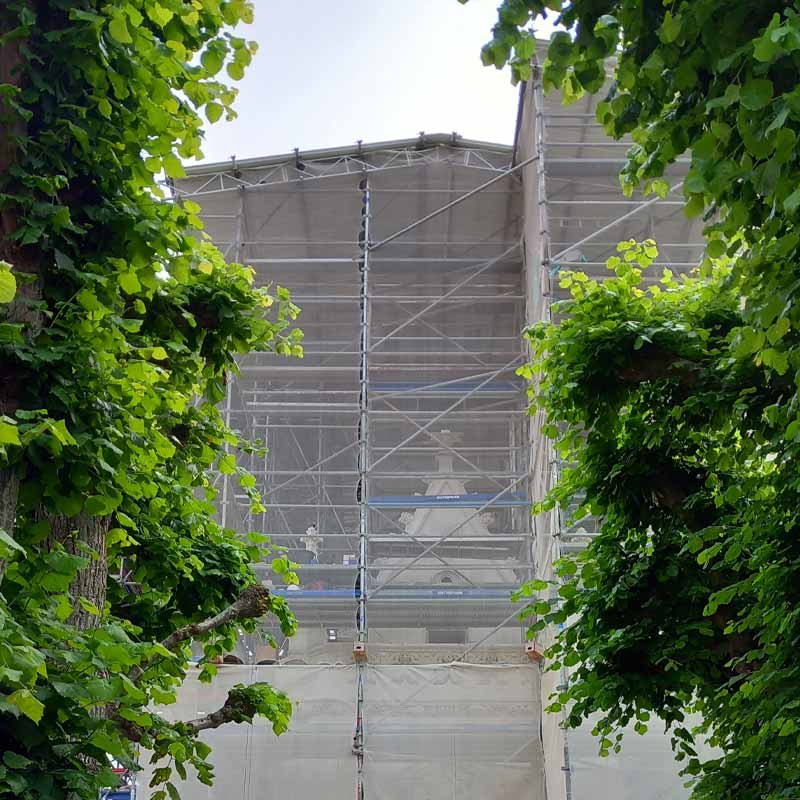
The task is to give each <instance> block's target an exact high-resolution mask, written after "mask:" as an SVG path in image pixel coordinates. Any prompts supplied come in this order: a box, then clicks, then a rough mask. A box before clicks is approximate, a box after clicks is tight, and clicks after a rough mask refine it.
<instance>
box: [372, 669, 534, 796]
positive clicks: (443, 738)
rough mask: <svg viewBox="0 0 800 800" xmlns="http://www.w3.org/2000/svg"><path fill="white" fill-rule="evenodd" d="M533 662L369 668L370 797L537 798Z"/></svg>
mask: <svg viewBox="0 0 800 800" xmlns="http://www.w3.org/2000/svg"><path fill="white" fill-rule="evenodd" d="M539 717H540V702H539V673H538V670H537V669H536V668H535V667H533V666H532V665H514V666H495V665H492V666H483V665H476V664H449V665H434V666H405V665H402V666H401V665H391V666H368V667H367V668H366V670H365V673H364V727H365V760H364V786H365V794H366V797H367V799H368V800H453V799H454V798H457V799H458V800H493V799H494V798H497V800H500V798H503V799H505V798H529V799H530V800H542V798H543V797H544V794H543V767H542V751H541V742H540V737H539Z"/></svg>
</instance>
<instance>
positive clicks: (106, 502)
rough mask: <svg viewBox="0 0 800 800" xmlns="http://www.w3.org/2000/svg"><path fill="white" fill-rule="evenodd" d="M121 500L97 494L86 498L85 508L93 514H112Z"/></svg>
mask: <svg viewBox="0 0 800 800" xmlns="http://www.w3.org/2000/svg"><path fill="white" fill-rule="evenodd" d="M119 503H120V501H119V500H118V499H116V498H113V497H108V496H106V495H102V494H95V495H92V496H91V497H88V498H87V499H86V502H85V503H84V510H85V511H86V513H87V514H90V515H91V516H94V517H97V516H105V515H107V514H110V513H111V512H112V511H114V509H115V508H116V507H117V506H118V505H119Z"/></svg>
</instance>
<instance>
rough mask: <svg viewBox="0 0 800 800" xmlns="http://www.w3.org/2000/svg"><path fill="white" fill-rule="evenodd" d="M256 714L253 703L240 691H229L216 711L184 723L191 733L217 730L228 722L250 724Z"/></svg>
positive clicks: (256, 710)
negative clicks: (223, 703) (223, 702)
mask: <svg viewBox="0 0 800 800" xmlns="http://www.w3.org/2000/svg"><path fill="white" fill-rule="evenodd" d="M257 712H258V709H257V708H256V705H255V703H253V701H252V700H250V698H248V697H247V696H246V695H245V694H244V693H243V692H242V691H241V690H237V689H231V691H230V692H229V693H228V697H227V698H226V700H225V705H223V706H222V708H220V709H218V710H217V711H212V712H211V713H210V714H206V715H205V716H203V717H198V718H197V719H193V720H189V721H188V722H184V723H183V724H184V725H188V726H189V727H190V728H191V729H192V730H193V731H195V732H196V733H199V732H200V731H207V730H211V729H212V728H219V726H220V725H225V724H227V723H228V722H250V721H251V720H252V719H253V717H254V716H255V715H256V713H257Z"/></svg>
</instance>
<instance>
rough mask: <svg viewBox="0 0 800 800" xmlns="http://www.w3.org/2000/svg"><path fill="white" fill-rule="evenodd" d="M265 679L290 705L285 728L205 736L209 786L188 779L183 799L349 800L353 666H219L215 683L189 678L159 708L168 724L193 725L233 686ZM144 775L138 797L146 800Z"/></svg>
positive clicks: (231, 728)
mask: <svg viewBox="0 0 800 800" xmlns="http://www.w3.org/2000/svg"><path fill="white" fill-rule="evenodd" d="M256 681H266V682H267V683H270V684H272V685H273V686H275V687H276V688H278V689H282V690H283V691H284V692H286V693H287V694H288V695H289V697H290V698H291V699H292V700H293V701H294V702H295V711H294V714H293V716H292V724H291V727H290V730H289V731H288V732H287V733H285V734H283V735H282V736H280V737H276V736H275V734H274V733H273V732H272V728H271V727H269V726H268V725H267V724H266V722H264V721H263V720H262V721H258V722H256V724H255V725H252V726H251V725H224V726H222V727H220V728H217V729H216V730H213V731H206V732H204V733H203V734H202V738H203V740H204V741H206V742H208V744H210V745H211V746H212V747H213V748H214V752H213V754H212V755H211V756H210V759H211V761H212V762H213V764H214V772H215V776H216V778H215V781H214V786H213V787H208V786H204V785H203V784H201V783H200V782H199V781H197V780H196V779H193V776H192V775H191V774H190V776H189V779H188V780H187V781H185V782H181V781H180V780H179V779H177V776H176V785H177V787H178V789H179V791H180V793H181V797H182V800H210V799H211V798H214V800H287V798H290V800H311V798H315V799H317V798H319V799H320V800H321V799H322V798H325V800H353V797H354V796H355V786H356V758H355V756H354V755H353V752H352V746H353V729H354V727H355V719H356V668H355V667H354V666H352V665H350V666H280V667H276V666H258V667H240V666H224V667H220V670H219V674H218V675H217V677H216V679H215V680H214V682H213V683H212V684H201V683H200V682H199V681H198V680H197V678H196V677H195V676H193V675H190V677H189V678H188V679H187V680H186V682H185V684H184V686H183V687H182V689H181V691H180V692H179V694H178V702H177V703H176V704H175V705H172V706H169V707H167V708H166V709H165V710H164V716H165V718H168V719H193V718H194V717H197V716H200V715H202V714H203V713H205V712H209V711H214V710H216V709H217V708H219V707H220V706H222V704H223V703H224V702H225V698H226V697H227V694H228V690H229V689H230V688H231V687H232V686H234V685H235V684H237V683H244V684H248V683H255V682H256ZM149 779H150V776H149V774H147V773H146V774H143V775H142V776H141V777H140V780H139V797H140V798H143V800H144V798H149V797H150V794H151V790H150V789H148V788H147V783H148V782H149Z"/></svg>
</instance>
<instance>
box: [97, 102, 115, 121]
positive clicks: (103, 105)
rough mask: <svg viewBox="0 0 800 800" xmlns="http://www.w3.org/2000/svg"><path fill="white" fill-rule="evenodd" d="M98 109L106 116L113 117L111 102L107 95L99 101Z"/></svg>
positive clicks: (107, 117)
mask: <svg viewBox="0 0 800 800" xmlns="http://www.w3.org/2000/svg"><path fill="white" fill-rule="evenodd" d="M97 110H98V111H99V112H100V113H101V114H102V115H103V116H104V117H105V118H106V119H111V110H112V109H111V103H109V102H108V100H107V99H106V98H105V97H101V98H100V99H99V100H98V101H97Z"/></svg>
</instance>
